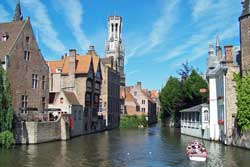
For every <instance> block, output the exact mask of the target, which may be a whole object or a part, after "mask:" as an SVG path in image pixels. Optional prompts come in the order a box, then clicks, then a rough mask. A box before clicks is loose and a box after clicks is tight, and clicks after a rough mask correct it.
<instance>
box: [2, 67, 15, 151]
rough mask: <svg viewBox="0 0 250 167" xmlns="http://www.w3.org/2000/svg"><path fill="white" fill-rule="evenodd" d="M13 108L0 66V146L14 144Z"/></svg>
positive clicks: (8, 85)
mask: <svg viewBox="0 0 250 167" xmlns="http://www.w3.org/2000/svg"><path fill="white" fill-rule="evenodd" d="M12 121H13V107H12V96H11V89H10V83H9V81H8V77H7V73H6V71H5V70H4V69H3V68H2V66H1V65H0V144H2V145H3V146H5V147H10V145H11V144H13V143H14V137H13V133H12V132H11V131H12Z"/></svg>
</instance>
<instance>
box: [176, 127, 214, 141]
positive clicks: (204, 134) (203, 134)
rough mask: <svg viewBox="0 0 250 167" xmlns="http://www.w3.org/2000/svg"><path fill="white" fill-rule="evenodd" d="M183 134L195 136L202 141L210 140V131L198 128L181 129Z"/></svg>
mask: <svg viewBox="0 0 250 167" xmlns="http://www.w3.org/2000/svg"><path fill="white" fill-rule="evenodd" d="M181 134H184V135H189V136H194V137H198V138H201V139H207V140H209V139H210V137H209V136H210V135H209V129H204V130H203V129H200V128H198V129H196V128H189V127H181Z"/></svg>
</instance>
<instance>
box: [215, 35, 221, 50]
mask: <svg viewBox="0 0 250 167" xmlns="http://www.w3.org/2000/svg"><path fill="white" fill-rule="evenodd" d="M216 47H220V38H219V35H218V34H217V35H216Z"/></svg>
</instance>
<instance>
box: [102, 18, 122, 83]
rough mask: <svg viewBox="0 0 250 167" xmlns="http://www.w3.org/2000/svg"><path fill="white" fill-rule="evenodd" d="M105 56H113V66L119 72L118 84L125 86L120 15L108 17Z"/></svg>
mask: <svg viewBox="0 0 250 167" xmlns="http://www.w3.org/2000/svg"><path fill="white" fill-rule="evenodd" d="M105 54H106V57H113V59H114V67H115V68H116V69H117V71H118V72H119V74H120V86H125V73H124V56H125V49H124V45H123V43H122V17H120V16H109V17H108V40H107V41H106V47H105Z"/></svg>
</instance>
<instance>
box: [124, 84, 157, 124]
mask: <svg viewBox="0 0 250 167" xmlns="http://www.w3.org/2000/svg"><path fill="white" fill-rule="evenodd" d="M128 90H129V93H130V94H131V95H132V96H133V98H134V99H135V100H136V102H137V103H138V104H139V106H140V111H139V112H141V113H142V114H144V115H146V119H147V121H148V123H149V124H153V123H156V122H157V116H156V103H155V102H154V101H153V100H152V99H151V98H150V94H149V92H148V91H147V90H145V89H142V86H141V82H137V84H136V85H135V86H131V87H128ZM125 95H126V94H125ZM125 103H127V102H126V97H125ZM125 113H128V112H127V111H126V106H125Z"/></svg>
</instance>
